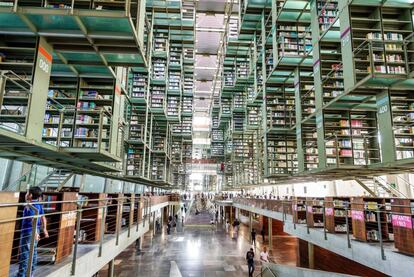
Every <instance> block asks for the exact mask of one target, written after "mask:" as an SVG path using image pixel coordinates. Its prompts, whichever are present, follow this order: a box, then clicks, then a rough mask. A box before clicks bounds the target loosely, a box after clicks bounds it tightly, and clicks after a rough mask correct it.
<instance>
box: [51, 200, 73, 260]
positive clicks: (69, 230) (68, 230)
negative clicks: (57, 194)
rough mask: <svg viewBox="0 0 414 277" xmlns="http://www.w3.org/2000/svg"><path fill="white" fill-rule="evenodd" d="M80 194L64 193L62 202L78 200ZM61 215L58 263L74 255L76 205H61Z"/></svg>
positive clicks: (57, 251) (57, 253)
mask: <svg viewBox="0 0 414 277" xmlns="http://www.w3.org/2000/svg"><path fill="white" fill-rule="evenodd" d="M77 198H78V194H77V193H75V192H64V193H63V195H62V198H61V200H62V201H72V200H73V201H74V200H77ZM60 211H61V212H63V214H62V215H61V219H60V224H59V233H58V238H57V240H58V241H57V249H56V262H59V261H61V260H62V259H63V258H65V257H67V256H69V255H70V254H72V246H73V234H74V232H75V225H76V204H75V203H63V204H61V210H60Z"/></svg>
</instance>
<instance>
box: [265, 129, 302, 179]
mask: <svg viewBox="0 0 414 277" xmlns="http://www.w3.org/2000/svg"><path fill="white" fill-rule="evenodd" d="M267 136H268V137H267V157H266V158H267V170H268V174H267V175H269V176H271V175H290V174H293V173H296V172H297V168H298V162H297V154H296V138H295V136H293V135H292V136H290V135H272V134H268V135H267Z"/></svg>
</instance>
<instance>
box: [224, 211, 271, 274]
mask: <svg viewBox="0 0 414 277" xmlns="http://www.w3.org/2000/svg"><path fill="white" fill-rule="evenodd" d="M230 226H233V236H232V238H233V239H235V240H237V238H238V233H239V228H240V221H239V220H238V219H235V220H234V221H233V224H230V222H229V221H228V220H227V221H226V224H225V229H226V233H227V234H228V233H229V232H230ZM256 235H257V233H256V230H255V229H252V232H251V241H252V245H253V246H254V247H256ZM261 236H262V239H263V243H264V242H265V228H264V227H263V228H262V230H261ZM254 257H255V251H254V248H253V247H252V248H250V250H249V251H247V253H246V261H247V268H248V272H249V277H252V276H253V273H254V268H255V259H254ZM259 258H260V261H261V262H266V263H268V262H269V252H268V251H267V247H266V246H264V247H263V251H262V252H260V257H259Z"/></svg>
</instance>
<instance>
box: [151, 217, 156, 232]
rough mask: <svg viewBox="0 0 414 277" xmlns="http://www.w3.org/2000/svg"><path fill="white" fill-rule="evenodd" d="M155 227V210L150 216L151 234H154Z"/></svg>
mask: <svg viewBox="0 0 414 277" xmlns="http://www.w3.org/2000/svg"><path fill="white" fill-rule="evenodd" d="M155 233H156V229H155V212H153V216H152V234H153V235H154V236H155Z"/></svg>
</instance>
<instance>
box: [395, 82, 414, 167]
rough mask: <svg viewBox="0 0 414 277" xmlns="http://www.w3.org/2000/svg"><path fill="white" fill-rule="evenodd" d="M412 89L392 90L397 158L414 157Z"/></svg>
mask: <svg viewBox="0 0 414 277" xmlns="http://www.w3.org/2000/svg"><path fill="white" fill-rule="evenodd" d="M411 93H412V91H407V90H406V89H404V90H390V96H391V110H392V119H393V126H394V130H393V133H394V141H395V151H396V158H397V160H402V159H409V158H413V157H414V98H413V97H412V96H411V95H412V94H411Z"/></svg>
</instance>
